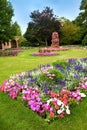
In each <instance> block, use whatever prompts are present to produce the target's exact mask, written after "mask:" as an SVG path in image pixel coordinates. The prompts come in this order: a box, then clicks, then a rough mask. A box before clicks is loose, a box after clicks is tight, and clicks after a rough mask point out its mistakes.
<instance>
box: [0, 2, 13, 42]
mask: <svg viewBox="0 0 87 130" xmlns="http://www.w3.org/2000/svg"><path fill="white" fill-rule="evenodd" d="M12 16H13V8H12V5H11V3H10V2H9V1H7V0H0V43H1V42H5V41H8V40H9V39H10V38H12V34H11V33H12V32H11V21H12Z"/></svg>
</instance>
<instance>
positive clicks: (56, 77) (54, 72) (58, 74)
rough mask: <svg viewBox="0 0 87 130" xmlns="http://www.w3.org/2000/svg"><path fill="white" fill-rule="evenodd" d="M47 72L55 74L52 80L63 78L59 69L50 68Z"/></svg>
mask: <svg viewBox="0 0 87 130" xmlns="http://www.w3.org/2000/svg"><path fill="white" fill-rule="evenodd" d="M49 73H50V74H51V75H52V74H54V75H55V76H54V78H53V80H54V82H57V81H58V80H60V79H61V80H62V79H63V78H64V75H63V73H62V72H61V71H60V70H57V69H50V70H49Z"/></svg>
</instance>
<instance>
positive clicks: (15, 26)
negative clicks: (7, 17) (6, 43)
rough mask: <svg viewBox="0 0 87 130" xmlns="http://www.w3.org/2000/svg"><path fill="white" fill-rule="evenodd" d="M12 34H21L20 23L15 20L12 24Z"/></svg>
mask: <svg viewBox="0 0 87 130" xmlns="http://www.w3.org/2000/svg"><path fill="white" fill-rule="evenodd" d="M11 34H12V36H21V35H22V34H21V28H20V26H19V24H18V23H17V21H16V22H14V23H13V24H12V26H11Z"/></svg>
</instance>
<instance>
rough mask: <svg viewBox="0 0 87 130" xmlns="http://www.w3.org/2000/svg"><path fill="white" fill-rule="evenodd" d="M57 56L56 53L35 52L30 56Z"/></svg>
mask: <svg viewBox="0 0 87 130" xmlns="http://www.w3.org/2000/svg"><path fill="white" fill-rule="evenodd" d="M55 55H58V54H57V53H56V52H36V53H33V54H32V56H55Z"/></svg>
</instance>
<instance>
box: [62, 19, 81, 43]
mask: <svg viewBox="0 0 87 130" xmlns="http://www.w3.org/2000/svg"><path fill="white" fill-rule="evenodd" d="M61 24H62V29H61V38H60V42H61V44H63V45H70V44H77V43H78V42H79V41H80V38H81V33H80V27H79V26H76V25H75V24H74V23H73V22H72V21H70V20H69V19H66V18H61Z"/></svg>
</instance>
